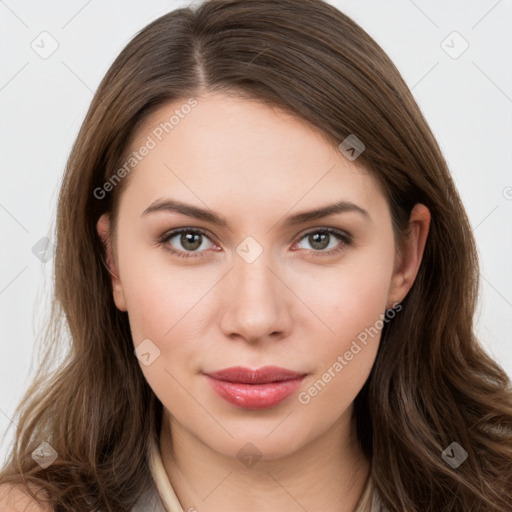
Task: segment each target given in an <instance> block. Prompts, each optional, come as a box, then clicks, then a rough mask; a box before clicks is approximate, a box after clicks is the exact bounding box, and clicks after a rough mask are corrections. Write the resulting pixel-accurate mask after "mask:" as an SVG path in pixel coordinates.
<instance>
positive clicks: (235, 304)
mask: <svg viewBox="0 0 512 512" xmlns="http://www.w3.org/2000/svg"><path fill="white" fill-rule="evenodd" d="M269 263H270V261H269V259H268V258H267V257H266V253H265V252H263V254H262V255H260V257H259V258H258V259H257V260H256V261H254V262H252V263H247V262H246V261H244V260H243V259H242V258H236V259H235V262H234V268H233V269H232V270H231V272H229V274H228V275H227V276H226V278H225V279H223V290H222V297H223V298H224V304H223V305H224V307H223V308H222V311H223V313H222V318H221V329H222V331H223V333H224V334H225V335H226V336H227V337H229V338H232V339H237V338H238V339H243V340H245V341H247V342H251V343H254V342H262V341H264V340H274V341H275V340H277V339H281V338H283V337H286V336H287V335H288V334H289V333H290V329H291V325H292V318H291V310H290V309H291V305H292V304H291V297H290V295H291V294H290V292H289V291H288V290H287V288H286V286H285V285H284V284H283V282H282V281H281V279H282V277H281V278H278V277H277V276H278V275H279V271H278V270H277V269H275V268H271V267H270V266H269Z"/></svg>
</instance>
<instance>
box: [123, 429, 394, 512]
mask: <svg viewBox="0 0 512 512" xmlns="http://www.w3.org/2000/svg"><path fill="white" fill-rule="evenodd" d="M148 462H149V469H150V471H151V474H152V476H153V481H154V483H155V486H154V487H153V488H151V489H149V490H148V491H147V492H146V493H145V494H144V495H143V496H142V497H141V498H140V500H139V501H138V502H137V504H136V505H135V507H133V508H132V510H131V512H185V511H184V510H183V507H182V506H181V504H180V502H179V500H178V497H177V496H176V493H175V492H174V489H173V488H172V485H171V482H170V481H169V478H168V476H167V473H166V472H165V468H164V464H163V461H162V457H161V455H160V448H159V446H158V444H157V442H156V441H155V440H154V438H152V441H151V442H150V445H149V452H148ZM187 512H188V511H187ZM354 512H387V509H385V508H384V507H383V506H382V505H381V503H380V500H379V497H378V494H377V491H376V490H375V489H374V486H373V481H372V479H371V477H370V478H369V479H368V482H367V484H366V487H365V488H364V490H363V493H362V495H361V498H360V500H359V503H358V505H357V507H356V509H355V510H354Z"/></svg>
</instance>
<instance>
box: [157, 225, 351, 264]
mask: <svg viewBox="0 0 512 512" xmlns="http://www.w3.org/2000/svg"><path fill="white" fill-rule="evenodd" d="M182 233H193V234H200V235H203V236H205V237H206V238H208V239H210V237H209V236H208V234H207V233H206V231H204V230H202V229H199V228H179V229H175V230H172V231H169V232H167V233H164V235H162V236H161V237H160V238H159V239H158V241H157V243H158V245H159V246H163V247H164V248H165V250H167V251H169V252H170V253H171V254H173V255H175V256H178V257H180V258H202V257H203V254H202V253H204V252H205V251H204V250H203V251H199V252H197V253H196V252H193V251H178V250H176V249H174V248H172V247H171V246H170V245H169V244H167V242H168V241H169V240H170V239H171V238H174V237H175V236H176V235H180V234H182ZM314 233H329V234H330V235H334V236H335V237H337V238H338V239H339V240H340V241H341V242H342V243H341V244H339V245H338V246H337V247H335V248H334V249H330V250H329V251H323V250H316V251H315V250H312V254H311V255H312V256H313V257H324V256H326V255H327V256H332V255H334V254H337V253H338V252H340V251H342V250H344V248H345V246H348V247H350V246H352V245H353V242H354V241H353V237H352V235H350V234H348V233H345V232H344V231H340V230H338V229H334V228H315V229H312V230H310V231H307V232H306V233H304V234H302V235H301V236H299V238H298V240H297V241H298V242H300V241H301V240H302V239H304V238H306V237H307V236H309V235H311V234H314ZM210 241H211V240H210Z"/></svg>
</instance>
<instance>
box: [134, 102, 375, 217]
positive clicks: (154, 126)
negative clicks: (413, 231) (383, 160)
mask: <svg viewBox="0 0 512 512" xmlns="http://www.w3.org/2000/svg"><path fill="white" fill-rule="evenodd" d="M194 101H195V104H194V103H192V102H190V100H189V99H188V98H183V99H178V100H176V101H173V102H171V103H168V104H166V105H164V106H162V107H160V108H159V109H158V110H157V111H155V112H154V113H153V114H152V115H151V116H149V117H148V118H147V119H146V120H145V122H144V123H143V124H142V125H141V126H140V127H139V129H138V130H137V132H136V134H135V137H134V139H133V142H132V144H131V145H130V148H129V150H130V151H138V150H139V149H140V148H142V147H143V146H144V145H146V146H150V150H146V151H145V152H144V153H145V156H143V157H142V158H140V161H138V163H137V165H136V167H135V168H134V171H133V174H132V175H131V176H130V182H131V184H130V185H129V186H128V190H127V193H128V194H130V193H131V194H132V195H134V194H135V195H136V196H137V197H138V198H141V197H144V200H145V201H146V202H148V201H151V200H154V199H156V198H158V197H161V196H162V195H165V194H166V193H168V194H170V195H172V196H174V197H176V196H179V197H181V198H188V199H190V200H191V201H193V202H195V203H197V202H198V201H201V202H202V203H203V205H204V204H206V205H208V206H211V205H213V204H215V205H219V206H222V208H226V207H230V206H233V207H235V206H237V207H239V208H241V211H243V210H250V211H251V212H252V213H254V209H255V208H256V209H262V208H274V209H276V208H277V210H288V209H290V208H292V207H293V205H294V203H297V202H298V201H300V203H301V206H302V207H304V208H305V207H308V206H310V205H313V206H316V205H317V204H318V201H319V200H320V199H321V200H322V201H324V202H325V201H327V200H332V202H334V201H338V200H340V199H343V198H347V197H346V196H350V197H349V198H350V200H352V201H354V200H358V201H360V202H363V203H365V204H370V203H372V201H375V199H376V195H377V196H378V195H380V194H379V191H378V189H377V187H376V184H375V183H374V180H373V178H372V177H371V175H370V173H369V172H368V171H367V170H366V169H365V168H364V167H363V166H362V165H359V164H358V162H357V161H353V162H351V161H349V160H348V159H347V158H345V156H344V155H342V153H341V152H340V151H339V150H338V147H337V145H336V143H335V142H334V141H333V140H331V139H330V137H329V136H327V135H326V134H325V133H323V132H322V131H321V130H320V129H318V128H316V127H314V126H313V125H311V124H310V123H308V122H307V121H305V120H304V119H302V118H300V117H298V116H296V115H293V114H292V113H289V112H287V111H285V110H283V109H279V108H276V107H271V106H269V105H266V104H264V103H262V102H260V101H257V100H253V99H247V98H240V97H233V96H226V95H214V94H210V95H206V96H202V97H197V98H195V100H194ZM192 105H193V106H192ZM130 190H131V192H130ZM381 199H382V198H381ZM146 206H147V204H146ZM212 207H213V206H212Z"/></svg>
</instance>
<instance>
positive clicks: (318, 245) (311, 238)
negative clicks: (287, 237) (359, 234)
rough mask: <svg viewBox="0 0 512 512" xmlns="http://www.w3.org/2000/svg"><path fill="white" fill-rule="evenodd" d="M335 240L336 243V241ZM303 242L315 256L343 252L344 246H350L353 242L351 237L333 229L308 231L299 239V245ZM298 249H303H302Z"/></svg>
mask: <svg viewBox="0 0 512 512" xmlns="http://www.w3.org/2000/svg"><path fill="white" fill-rule="evenodd" d="M336 239H337V240H338V241H336ZM303 240H304V241H306V242H307V243H308V244H309V245H310V247H312V250H313V254H314V255H315V256H320V255H324V254H328V255H331V254H334V253H337V252H338V251H341V250H343V249H344V248H345V246H349V245H352V242H353V241H352V236H351V235H349V234H348V233H345V232H343V231H339V230H337V229H333V228H321V229H319V228H317V229H315V230H313V231H309V232H307V233H306V234H304V235H302V237H301V238H300V239H299V245H300V243H301V242H302V241H303ZM340 241H341V243H340ZM299 248H301V249H303V248H304V247H299ZM306 249H307V247H306ZM315 253H321V254H315Z"/></svg>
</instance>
